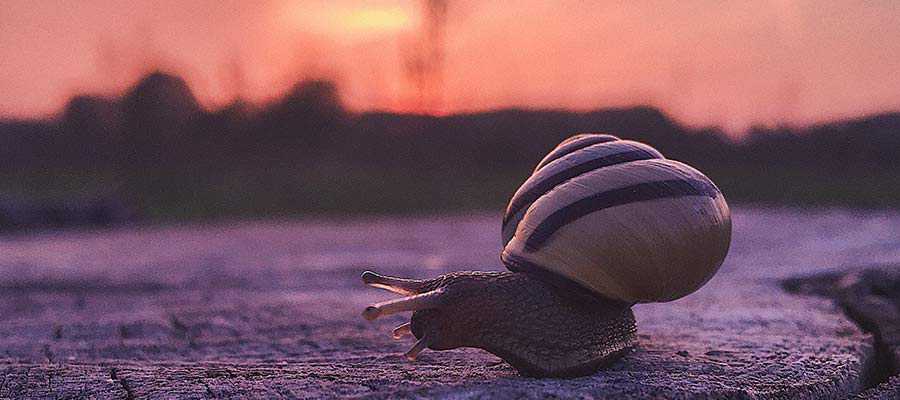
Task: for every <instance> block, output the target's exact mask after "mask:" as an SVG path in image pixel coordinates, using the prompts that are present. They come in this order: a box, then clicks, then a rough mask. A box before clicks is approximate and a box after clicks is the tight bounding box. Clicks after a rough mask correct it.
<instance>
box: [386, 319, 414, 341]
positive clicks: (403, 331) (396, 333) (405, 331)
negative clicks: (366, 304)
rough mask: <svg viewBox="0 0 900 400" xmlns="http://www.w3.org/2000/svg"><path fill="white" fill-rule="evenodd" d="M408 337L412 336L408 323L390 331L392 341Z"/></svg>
mask: <svg viewBox="0 0 900 400" xmlns="http://www.w3.org/2000/svg"><path fill="white" fill-rule="evenodd" d="M409 335H412V328H410V323H409V322H407V323H405V324H403V325H400V326H398V327H396V328H394V330H393V331H391V337H393V338H394V340H399V339H403V337H404V336H409Z"/></svg>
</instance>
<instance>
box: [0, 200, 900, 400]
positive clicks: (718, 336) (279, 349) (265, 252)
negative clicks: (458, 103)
mask: <svg viewBox="0 0 900 400" xmlns="http://www.w3.org/2000/svg"><path fill="white" fill-rule="evenodd" d="M734 222H735V234H734V244H733V246H732V251H731V254H730V256H729V258H728V259H727V261H726V263H725V265H724V266H723V269H722V271H721V272H720V273H719V274H718V275H717V276H716V277H715V278H713V280H712V281H711V282H710V283H709V284H708V285H707V286H706V287H704V288H703V289H701V290H700V291H699V292H697V293H695V294H693V295H691V296H689V297H687V298H684V299H682V300H679V301H676V302H672V303H666V304H652V305H639V306H637V307H635V314H636V316H637V318H638V331H639V338H640V345H639V346H638V348H636V349H635V350H634V351H633V352H631V353H629V354H628V355H627V356H626V357H625V358H624V359H622V360H620V361H618V362H616V363H615V364H613V365H612V366H610V367H609V368H607V369H604V370H602V371H600V372H598V373H597V374H595V375H593V376H589V377H584V378H578V379H571V380H557V379H543V380H541V379H529V378H522V377H519V376H518V375H517V374H516V373H515V371H514V370H512V369H511V368H510V367H509V366H507V365H506V364H504V363H502V362H501V361H500V360H498V359H497V358H495V357H493V356H491V355H489V354H486V353H483V352H481V351H478V350H471V349H463V350H454V351H448V352H433V351H426V352H424V353H423V354H422V355H421V356H420V358H419V360H418V361H417V362H415V363H408V362H406V361H405V360H404V359H403V358H402V357H401V356H400V353H402V352H403V351H404V350H405V349H406V348H407V347H408V346H410V345H411V343H410V342H407V341H394V340H392V339H391V338H390V329H391V328H392V327H393V326H395V325H398V324H400V323H402V322H404V318H405V316H392V317H389V318H384V319H383V320H378V321H376V322H374V323H370V322H367V321H365V320H363V319H362V318H361V317H360V312H361V310H362V309H363V307H364V306H365V305H367V304H369V303H371V302H375V301H379V300H383V299H386V298H390V297H391V296H392V295H391V294H389V293H385V292H382V291H378V290H373V289H367V288H365V287H363V286H362V285H361V283H360V282H359V273H360V272H361V271H362V270H363V269H365V268H368V267H370V266H374V269H376V270H377V271H379V272H385V273H389V274H394V275H403V276H412V277H429V276H434V275H437V274H440V273H443V272H447V271H452V270H460V269H500V268H502V267H501V266H500V265H499V263H498V261H497V253H498V251H499V236H500V235H499V215H481V216H469V217H460V216H457V217H431V218H426V217H417V218H401V219H387V218H385V219H368V220H348V221H321V220H305V221H294V222H248V223H227V224H225V223H223V224H217V225H184V226H175V227H158V228H141V229H138V228H129V229H120V230H114V231H105V232H64V233H44V234H32V235H26V236H14V237H5V238H3V239H2V240H0V351H2V353H0V368H2V369H3V374H2V381H0V398H7V397H32V398H54V397H57V398H58V397H79V398H81V397H99V398H144V397H150V398H170V397H175V396H183V397H193V398H211V397H242V398H244V397H256V398H278V397H285V398H316V397H362V398H387V397H391V398H396V397H441V396H447V397H449V396H453V397H455V398H521V397H526V398H541V397H547V396H561V397H582V398H645V397H664V398H748V399H757V398H759V399H763V398H797V399H802V398H816V399H842V398H850V397H852V396H853V395H855V394H857V393H861V392H863V391H864V390H865V389H867V386H874V385H875V384H877V383H879V382H877V381H876V382H873V381H872V379H871V377H872V376H876V375H878V371H877V369H878V368H879V367H880V366H879V365H878V364H877V363H876V360H877V359H878V357H880V356H878V355H877V354H876V346H875V341H874V339H873V337H872V336H871V335H869V334H866V333H863V332H862V331H861V330H860V329H859V328H858V327H857V326H856V325H855V324H854V323H853V322H851V321H850V319H848V318H847V317H846V316H845V315H844V314H843V313H842V311H841V307H840V306H839V305H837V304H836V303H835V302H833V301H832V300H831V299H829V298H826V297H821V296H817V295H800V294H791V293H789V292H788V291H786V290H783V288H782V282H783V281H785V280H786V279H790V278H792V277H797V276H813V275H816V274H821V273H825V274H829V273H830V274H845V273H848V272H849V273H852V272H854V271H861V270H863V269H865V268H868V267H871V266H873V265H874V266H879V268H881V269H887V270H891V269H892V268H894V267H892V266H891V263H896V262H898V261H900V214H896V213H886V212H874V213H851V212H843V211H839V210H831V211H818V212H803V211H797V210H763V209H738V210H737V211H736V213H735V218H734ZM892 382H894V383H893V386H891V385H892ZM892 388H894V389H892ZM895 388H897V384H896V379H894V381H890V382H886V383H883V384H881V386H879V387H878V388H874V389H872V390H870V391H868V392H866V393H865V394H863V395H861V396H891V394H890V393H891V392H890V390H895ZM881 389H884V390H883V391H882V392H881V393H887V395H883V394H878V393H876V392H875V390H881ZM861 398H891V397H861Z"/></svg>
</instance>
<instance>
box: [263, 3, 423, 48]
mask: <svg viewBox="0 0 900 400" xmlns="http://www.w3.org/2000/svg"><path fill="white" fill-rule="evenodd" d="M281 23H282V24H285V25H287V28H289V29H295V30H297V31H300V32H311V33H315V34H322V35H327V36H329V37H331V38H342V39H350V40H372V39H373V38H377V37H380V36H385V35H397V34H399V33H401V32H404V31H409V30H412V29H413V28H414V20H413V17H412V16H411V15H410V10H407V9H405V8H403V7H401V6H398V5H385V6H374V5H360V6H356V7H352V6H347V5H341V4H337V5H330V4H318V5H317V4H315V3H313V4H310V3H302V2H297V3H289V4H288V5H287V6H286V7H285V10H284V12H283V16H282V18H281Z"/></svg>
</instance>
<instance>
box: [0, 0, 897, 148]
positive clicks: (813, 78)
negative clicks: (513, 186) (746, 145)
mask: <svg viewBox="0 0 900 400" xmlns="http://www.w3.org/2000/svg"><path fill="white" fill-rule="evenodd" d="M432 3H433V4H437V3H440V2H439V1H432ZM449 3H450V4H449V6H448V7H447V9H446V22H445V24H444V25H440V24H434V23H432V24H430V25H429V24H427V23H425V21H434V20H435V18H431V19H429V18H427V17H426V15H427V14H426V13H424V11H423V10H425V9H426V8H425V7H424V6H423V4H424V1H401V0H395V1H363V0H355V1H351V0H347V1H326V0H307V1H286V0H259V1H244V0H179V1H176V0H159V1H140V2H138V1H136V2H131V3H130V4H129V5H128V6H124V5H123V4H125V2H123V1H112V0H72V1H63V0H60V1H25V0H21V1H3V2H0V116H5V117H34V116H48V115H53V114H54V113H56V112H58V110H59V109H60V108H61V107H62V106H63V105H64V104H65V102H66V100H67V99H68V98H69V97H70V96H71V95H72V94H75V93H83V92H85V93H94V94H105V95H115V94H120V93H121V92H122V91H123V90H125V88H127V87H128V86H130V85H132V84H133V83H134V82H135V81H136V80H137V79H138V78H139V77H140V76H141V75H142V74H143V73H146V72H147V71H149V70H151V69H155V68H162V69H164V70H167V71H170V72H175V73H178V74H180V75H181V76H183V77H184V78H185V79H186V80H187V81H188V83H189V84H190V85H191V87H192V89H193V90H194V91H195V93H196V94H197V96H198V97H199V98H200V99H201V101H202V102H203V103H204V104H206V105H207V106H209V107H216V106H219V105H222V104H225V103H227V102H229V101H231V100H233V99H234V98H236V97H243V98H247V99H250V100H251V101H256V102H263V101H266V100H268V99H272V98H275V97H277V96H279V95H280V94H282V93H283V92H284V91H285V90H286V89H287V88H288V87H290V85H291V84H293V83H294V82H296V81H298V80H299V79H301V78H331V79H335V80H336V81H337V82H338V83H339V86H340V88H341V92H342V94H343V97H344V101H345V102H346V104H347V105H348V106H349V107H350V108H352V109H354V110H371V109H388V110H396V111H411V110H412V111H428V112H434V113H450V112H459V111H477V110H485V109H491V108H498V107H512V106H520V107H531V108H567V109H578V110H584V109H593V108H600V107H607V106H627V105H636V104H649V105H654V106H658V107H660V108H662V109H663V110H664V111H666V112H668V113H670V114H671V115H673V116H674V117H675V118H677V119H679V120H681V121H683V122H685V123H688V124H691V125H721V126H723V127H725V128H726V129H728V130H729V131H730V132H733V133H739V132H741V131H742V130H744V129H746V128H747V127H748V126H750V125H752V124H755V123H761V124H768V125H774V124H780V123H786V124H793V125H804V124H809V123H814V122H817V121H824V120H831V119H837V118H842V117H849V116H857V115H862V114H868V113H875V112H880V111H887V110H900V2H897V1H893V0H882V1H849V0H841V1H827V2H824V1H801V0H798V1H792V0H769V1H765V0H756V1H728V2H720V1H679V2H675V1H622V2H615V1H596V2H585V1H559V2H550V1H543V0H521V1H516V2H489V1H477V0H458V1H452V0H450V2H449ZM507 4H515V5H512V6H510V5H507ZM429 26H430V27H431V28H432V29H431V30H429V28H428V27H429ZM435 26H437V28H438V29H435ZM440 54H442V55H443V56H442V57H439V56H435V55H440ZM436 57H437V58H436ZM435 59H439V61H435ZM411 65H412V66H418V67H419V68H411V67H410V66H411ZM411 71H418V72H419V75H415V74H413V73H411ZM423 76H424V78H423ZM423 82H424V83H423ZM422 88H424V89H422ZM423 91H424V93H425V95H424V96H423V95H422V93H423ZM437 93H440V94H439V95H438V94H437Z"/></svg>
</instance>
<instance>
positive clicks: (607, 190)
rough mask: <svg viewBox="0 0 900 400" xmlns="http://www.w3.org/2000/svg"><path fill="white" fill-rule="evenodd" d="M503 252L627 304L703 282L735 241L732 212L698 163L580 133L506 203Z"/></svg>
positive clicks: (513, 261) (524, 266) (509, 260)
mask: <svg viewBox="0 0 900 400" xmlns="http://www.w3.org/2000/svg"><path fill="white" fill-rule="evenodd" d="M502 232H503V243H504V249H503V252H502V253H501V259H502V260H503V262H504V264H506V266H507V267H508V268H509V269H511V270H514V271H518V270H529V269H530V270H534V269H537V270H540V271H541V272H547V273H550V274H551V275H554V276H556V277H560V278H563V279H564V280H566V281H568V282H574V283H576V284H578V285H579V286H581V287H583V288H586V289H588V290H590V291H591V292H592V293H594V294H596V295H598V296H600V297H603V298H609V299H614V300H619V301H623V302H627V303H638V302H660V301H670V300H674V299H677V298H680V297H683V296H685V295H688V294H690V293H692V292H694V291H696V290H697V289H699V288H700V287H701V286H702V285H703V284H704V283H706V282H707V281H708V280H709V279H710V278H711V277H712V276H713V275H714V274H715V272H716V271H717V270H718V268H719V266H720V265H721V264H722V262H723V261H724V259H725V256H726V254H727V253H728V248H729V245H730V243H731V214H730V211H729V209H728V204H727V203H726V202H725V198H724V196H723V195H722V193H721V192H720V191H719V189H718V188H717V187H716V186H715V184H713V183H712V181H710V180H709V178H707V177H706V176H704V175H703V174H702V173H700V172H699V171H697V170H696V169H694V168H692V167H690V166H688V165H686V164H683V163H680V162H678V161H674V160H668V159H666V158H664V157H663V155H662V154H660V152H659V151H657V150H656V149H654V148H652V147H650V146H648V145H646V144H643V143H639V142H634V141H630V140H620V139H618V138H616V137H614V136H610V135H579V136H576V137H573V138H571V139H569V140H566V141H564V142H562V143H560V144H559V146H557V147H556V149H554V150H553V151H552V152H551V153H550V154H548V155H547V157H545V158H544V160H542V161H541V162H540V163H539V164H538V167H537V168H536V169H535V172H534V173H533V174H532V176H531V177H529V178H528V179H527V180H526V181H525V183H523V184H522V186H521V187H520V188H519V190H518V191H517V192H516V193H515V195H513V197H512V199H511V200H510V202H509V206H508V207H507V210H506V213H505V214H504V218H503V230H502Z"/></svg>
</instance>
